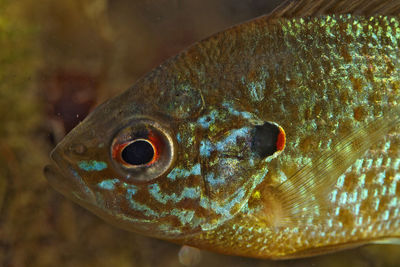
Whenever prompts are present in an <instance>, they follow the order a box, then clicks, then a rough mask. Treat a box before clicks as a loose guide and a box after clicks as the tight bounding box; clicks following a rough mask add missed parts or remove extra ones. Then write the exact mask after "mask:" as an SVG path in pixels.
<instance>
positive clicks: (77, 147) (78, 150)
mask: <svg viewBox="0 0 400 267" xmlns="http://www.w3.org/2000/svg"><path fill="white" fill-rule="evenodd" d="M68 150H69V151H70V152H71V153H74V154H76V155H83V154H84V153H85V152H86V150H87V148H86V146H85V145H84V144H80V143H79V144H72V145H70V146H69V148H68Z"/></svg>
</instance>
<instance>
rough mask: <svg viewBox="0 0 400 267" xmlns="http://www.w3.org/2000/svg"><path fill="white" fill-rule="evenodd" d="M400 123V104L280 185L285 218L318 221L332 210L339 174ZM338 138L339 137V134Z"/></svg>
mask: <svg viewBox="0 0 400 267" xmlns="http://www.w3.org/2000/svg"><path fill="white" fill-rule="evenodd" d="M399 124H400V106H398V107H394V108H393V109H392V111H391V112H388V113H386V115H384V116H382V117H378V118H375V119H372V120H371V121H369V122H368V123H365V125H364V126H363V127H359V128H354V129H353V130H352V131H351V132H350V133H349V134H348V135H347V136H345V137H344V138H341V139H340V140H336V142H335V144H334V145H333V146H331V149H330V150H326V151H325V152H324V153H322V154H321V156H320V157H318V158H316V159H314V160H313V161H312V162H310V163H309V164H307V165H305V166H304V167H302V168H301V169H300V170H299V171H297V172H296V173H295V174H294V175H292V176H291V177H289V178H288V179H287V181H285V182H284V183H282V184H281V185H280V186H278V187H277V193H276V195H277V196H278V197H279V202H280V204H281V207H282V211H283V212H282V214H284V216H283V220H284V221H286V222H288V223H293V222H296V223H315V218H319V219H322V218H324V216H328V213H327V211H328V210H332V207H331V204H330V202H329V201H328V194H329V192H331V191H332V189H333V187H334V186H335V184H336V182H337V180H338V178H339V176H340V175H342V174H343V173H345V171H346V170H347V169H348V168H349V167H350V166H351V165H352V164H354V162H355V161H356V160H357V159H359V158H361V157H362V156H363V155H364V154H365V153H366V152H367V151H368V149H369V148H370V147H371V145H373V144H375V143H377V142H379V141H380V140H382V139H383V137H384V136H386V135H387V134H388V133H389V131H390V130H391V129H392V128H393V127H395V126H399ZM338 138H339V137H338Z"/></svg>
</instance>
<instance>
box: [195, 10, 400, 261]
mask: <svg viewBox="0 0 400 267" xmlns="http://www.w3.org/2000/svg"><path fill="white" fill-rule="evenodd" d="M265 28H268V29H269V30H268V31H266V30H265ZM225 37H227V38H226V39H224V41H223V43H224V44H223V45H217V44H215V43H214V42H218V41H219V40H210V41H209V42H207V43H205V44H203V48H202V49H200V50H201V53H202V54H203V55H205V54H209V53H208V49H209V48H208V47H209V46H213V47H214V46H217V47H223V48H224V49H223V50H222V51H220V54H221V55H229V54H230V53H234V51H233V50H234V49H235V47H238V46H240V47H248V48H249V51H247V53H245V52H244V53H243V55H245V56H246V57H248V58H249V57H250V58H252V60H247V61H248V62H249V63H248V65H249V67H248V71H244V76H243V80H244V82H243V85H241V84H235V86H236V87H235V86H233V87H232V86H229V87H230V89H231V90H227V91H228V92H227V95H228V94H231V95H235V97H237V99H238V100H239V101H240V102H242V101H243V102H244V101H245V99H246V100H247V99H248V100H250V101H249V103H247V104H248V105H251V110H252V111H253V112H256V113H257V115H258V116H260V117H261V118H262V119H264V120H270V121H275V122H277V123H279V124H280V125H281V126H282V127H283V128H284V129H285V131H286V133H287V146H286V148H285V152H284V153H282V154H281V155H280V156H279V157H278V158H277V159H276V160H273V161H272V162H270V164H269V165H268V169H269V170H270V171H269V173H268V174H267V176H266V178H265V180H264V182H263V183H262V184H261V185H260V186H258V188H257V191H256V192H259V193H255V194H253V197H252V198H251V199H250V200H249V207H248V208H247V209H244V210H243V212H242V213H241V214H240V215H239V216H237V217H235V218H234V219H232V220H230V221H229V223H227V224H224V225H223V226H221V227H219V228H217V229H215V230H213V231H210V232H206V233H203V234H201V237H200V238H199V240H202V239H205V240H207V241H200V242H199V241H197V240H189V241H188V242H189V243H193V244H196V245H200V246H205V247H207V248H213V249H215V248H217V250H218V251H221V252H225V253H231V252H232V251H235V254H245V255H251V256H256V257H264V256H265V255H274V257H280V256H284V255H286V256H287V255H290V254H291V253H299V254H300V255H301V251H302V250H308V249H311V248H315V247H324V246H332V247H333V248H332V249H333V250H334V249H336V247H340V246H345V245H344V244H350V245H351V243H352V242H354V243H358V244H362V243H367V242H369V241H373V240H376V239H380V238H384V237H388V236H398V235H399V234H400V228H399V226H400V225H399V223H400V218H399V207H400V199H399V196H400V195H399V194H400V191H399V188H400V184H399V180H400V175H399V164H400V159H399V148H398V146H399V142H400V136H399V132H398V127H396V128H395V129H393V130H392V131H390V133H389V134H388V135H387V136H382V138H381V140H380V141H379V142H377V143H375V144H371V148H370V149H369V150H368V152H367V153H366V154H365V155H364V156H361V157H360V158H359V159H358V160H357V161H356V162H354V164H353V165H352V166H351V167H350V168H348V169H347V171H346V172H345V173H344V174H343V175H341V176H340V177H339V178H338V179H337V181H336V184H335V186H334V187H333V188H332V189H331V190H330V192H329V201H328V202H329V204H330V208H329V209H328V212H327V214H326V215H323V216H321V217H315V218H313V219H312V223H311V224H307V225H303V224H299V225H292V226H283V227H280V226H276V227H274V226H271V225H270V224H269V220H268V218H266V217H267V216H268V214H265V213H266V212H268V208H269V207H264V205H266V203H267V204H268V203H269V202H268V201H266V203H263V200H265V199H264V198H263V190H266V189H265V187H268V186H276V185H278V184H279V183H281V182H283V181H285V180H286V179H287V177H290V176H291V175H293V173H295V172H296V171H297V170H298V169H299V168H300V167H301V166H303V165H304V164H308V163H309V162H313V160H315V159H316V158H317V157H318V156H319V155H320V154H321V152H324V151H327V150H329V149H331V145H332V144H334V143H337V142H338V141H337V140H340V139H341V138H344V137H345V136H346V134H348V132H349V131H350V130H351V129H353V128H356V127H362V125H363V124H364V125H365V123H368V122H369V121H370V120H373V119H374V117H376V116H384V115H385V114H387V113H388V112H389V111H390V109H391V108H393V106H396V105H397V104H398V101H399V91H398V90H399V85H400V83H399V82H400V73H399V67H400V65H399V64H400V60H399V56H400V55H399V54H400V52H399V44H400V43H399V41H400V29H399V22H398V20H397V19H396V18H394V17H384V16H376V17H371V18H362V17H352V16H350V15H342V16H328V17H321V18H311V19H310V18H304V19H292V20H277V21H275V22H274V23H268V24H267V23H266V22H265V21H264V20H263V19H260V20H258V21H257V22H254V23H252V24H249V25H243V26H242V27H238V28H235V29H233V30H231V31H230V32H228V33H226V35H225ZM228 37H231V40H229V38H228ZM252 37H253V38H252ZM227 39H228V40H227ZM227 43H232V46H231V47H229V46H227V45H226V44H227ZM250 43H251V44H252V45H249V44H250ZM261 51H262V52H261ZM196 52H197V51H193V52H192V51H190V52H189V53H188V56H189V57H190V56H192V55H191V53H196ZM282 55H285V56H282ZM221 57H222V56H218V57H216V58H221ZM235 60H238V62H240V61H241V60H242V61H245V60H246V59H245V58H239V59H237V58H235ZM271 62H280V64H279V65H273V64H271ZM252 64H254V65H257V66H260V68H252V67H251V65H252ZM234 65H235V63H234V62H231V63H230V64H227V65H225V66H224V67H226V68H229V67H233V66H234ZM225 88H228V85H226V87H225ZM267 190H268V189H267ZM310 197H311V196H310ZM255 207H257V209H258V211H257V212H254V208H255ZM260 207H261V208H260ZM208 242H209V244H207V243H208ZM328 250H329V249H328ZM308 253H310V254H313V253H312V252H308ZM308 253H307V252H306V255H307V254H308Z"/></svg>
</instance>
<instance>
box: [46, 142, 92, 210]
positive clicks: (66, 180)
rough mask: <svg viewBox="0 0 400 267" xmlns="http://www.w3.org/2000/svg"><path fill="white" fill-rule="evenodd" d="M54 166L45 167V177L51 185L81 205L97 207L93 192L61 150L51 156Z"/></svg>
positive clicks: (55, 150)
mask: <svg viewBox="0 0 400 267" xmlns="http://www.w3.org/2000/svg"><path fill="white" fill-rule="evenodd" d="M50 157H51V159H52V161H53V162H52V164H49V165H46V166H45V167H44V175H45V176H46V178H47V180H48V181H49V183H50V185H51V186H52V187H53V188H54V189H56V190H57V191H58V192H60V193H61V194H63V195H65V196H66V197H68V198H69V199H71V200H73V201H75V202H78V203H79V204H81V205H85V206H87V205H96V197H95V195H94V193H93V191H92V190H91V189H90V188H89V187H88V186H87V185H86V183H85V182H84V180H83V179H82V177H81V176H80V175H79V174H78V172H77V171H75V170H74V168H72V166H71V165H70V164H69V163H68V162H67V161H66V160H65V159H64V158H63V156H62V154H61V153H60V149H59V148H57V147H56V148H55V149H54V150H53V151H52V152H51V155H50Z"/></svg>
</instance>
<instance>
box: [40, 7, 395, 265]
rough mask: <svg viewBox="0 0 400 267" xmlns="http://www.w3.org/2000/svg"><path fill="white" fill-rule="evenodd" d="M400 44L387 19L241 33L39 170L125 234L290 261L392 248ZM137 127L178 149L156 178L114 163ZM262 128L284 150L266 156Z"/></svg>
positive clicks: (162, 72)
mask: <svg viewBox="0 0 400 267" xmlns="http://www.w3.org/2000/svg"><path fill="white" fill-rule="evenodd" d="M399 46H400V26H399V19H398V17H391V16H383V15H376V16H373V17H364V16H357V15H346V14H344V15H319V16H311V17H307V16H303V17H302V16H300V17H298V18H282V17H279V18H278V17H274V16H265V17H261V18H258V19H255V20H253V21H250V22H248V23H244V24H242V25H238V26H235V27H233V28H231V29H228V30H226V31H223V32H220V33H218V34H216V35H214V36H212V37H210V38H208V39H206V40H203V41H201V42H199V43H196V44H195V45H193V46H191V47H189V48H188V49H187V50H185V51H183V52H182V53H180V54H178V55H177V56H176V57H174V58H171V59H169V60H167V61H166V62H165V63H163V64H162V65H160V66H159V67H158V68H156V69H154V70H153V71H151V72H150V73H149V74H148V75H146V76H144V77H143V78H142V79H140V80H139V81H138V82H137V83H136V84H135V85H134V86H133V87H132V88H130V89H129V90H127V91H125V92H124V93H123V94H121V95H119V96H117V97H115V98H113V99H111V100H109V101H108V102H106V103H104V104H103V105H102V106H100V107H99V108H97V109H96V110H95V111H94V112H93V113H91V115H89V116H88V118H86V119H85V121H84V122H83V123H81V124H80V125H78V126H77V127H76V128H75V129H74V130H73V131H72V132H71V133H70V134H68V136H66V137H65V139H64V140H63V141H62V142H61V143H60V144H59V145H58V146H57V148H56V149H55V150H54V152H53V153H52V158H53V160H54V163H56V164H54V166H53V165H52V166H49V167H48V168H47V169H46V174H47V176H48V178H49V181H50V183H51V184H52V185H53V186H54V187H55V188H56V189H57V190H59V191H60V192H62V193H63V194H65V195H67V196H68V197H70V198H71V199H73V200H74V201H76V202H78V203H79V204H81V205H83V206H84V207H86V208H88V209H89V210H91V211H93V212H94V213H96V214H97V215H98V216H100V217H102V218H103V219H105V220H107V221H109V222H111V223H114V224H115V225H117V226H119V227H122V228H124V229H127V230H130V231H134V232H139V233H142V234H146V235H149V236H153V237H158V238H162V239H166V240H170V241H174V242H177V243H181V244H186V245H191V246H196V247H199V248H204V249H209V250H213V251H218V252H221V253H226V254H235V255H243V256H251V257H262V258H293V257H301V256H311V255H314V254H321V253H324V252H329V251H335V250H338V249H344V248H348V247H352V246H357V245H362V244H366V243H370V242H374V241H382V240H384V239H385V238H400V227H399V226H400V225H399V224H400V215H399V209H400V182H399V181H400V171H399V168H400V127H399V124H400V123H399V121H400V119H399V115H398V112H397V111H398V110H399V106H398V102H399V101H400V94H399V90H400V49H399V48H400V47H399ZM144 120H146V123H148V124H151V123H149V121H151V122H154V123H155V124H154V125H156V124H157V125H159V126H160V129H163V130H158V131H164V132H163V133H162V134H164V135H165V136H169V137H170V140H172V141H170V143H168V144H169V145H170V146H171V147H172V148H173V151H174V153H175V154H173V155H167V156H170V157H171V158H172V160H171V162H172V163H171V166H167V169H165V170H164V172H158V173H161V174H160V175H159V176H156V177H153V176H152V175H153V174H154V173H155V172H152V171H154V168H153V167H154V166H156V165H154V166H153V167H152V166H148V167H144V168H143V169H140V168H141V167H140V168H138V170H137V169H134V170H133V171H132V170H126V169H124V168H122V167H121V166H120V162H116V161H115V160H114V158H113V157H112V156H111V155H113V153H114V150H113V148H112V147H111V148H110V144H112V143H113V140H119V139H118V138H121V132H123V133H124V130H123V129H126V128H124V127H127V128H128V129H130V128H129V127H133V128H134V127H135V125H137V124H140V123H142V124H143V123H144V122H143V121H144ZM265 122H269V123H270V124H273V125H276V126H279V127H281V128H282V129H283V130H284V131H285V133H286V144H285V148H284V150H283V151H277V152H275V153H273V154H272V155H268V156H260V155H259V154H257V153H256V152H255V149H254V147H253V145H254V142H253V140H254V138H253V137H254V129H255V127H259V126H260V125H263V123H265ZM392 124H393V125H392ZM146 125H147V124H146ZM161 125H162V127H161ZM392 126H393V127H392ZM154 127H155V126H154ZM155 128H157V127H155ZM157 129H158V128H157ZM146 131H147V130H146ZM155 131H156V130H155ZM122 135H123V134H122ZM76 144H81V145H84V146H85V148H86V149H85V151H84V152H76V151H75V152H74V149H73V148H74V146H75V145H76ZM110 154H111V155H110ZM142 167H143V166H142ZM152 168H153V170H152ZM156 171H159V170H158V169H157V170H156ZM135 174H139V175H140V177H142V178H143V177H144V178H148V179H144V180H138V179H137V177H135ZM143 174H145V175H143ZM146 175H147V176H146ZM66 177H68V178H66Z"/></svg>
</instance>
